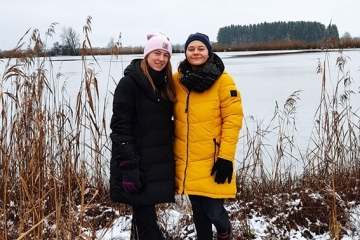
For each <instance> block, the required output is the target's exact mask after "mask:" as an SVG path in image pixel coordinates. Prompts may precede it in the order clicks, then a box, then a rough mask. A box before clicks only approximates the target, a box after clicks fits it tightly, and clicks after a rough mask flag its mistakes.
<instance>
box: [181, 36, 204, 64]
mask: <svg viewBox="0 0 360 240" xmlns="http://www.w3.org/2000/svg"><path fill="white" fill-rule="evenodd" d="M208 58H209V51H208V49H207V48H206V46H205V44H204V43H203V42H201V41H198V40H194V41H192V42H190V43H189V45H188V47H187V48H186V59H187V60H188V62H189V63H190V64H191V65H192V66H201V65H203V64H204V63H205V62H206V61H207V60H208Z"/></svg>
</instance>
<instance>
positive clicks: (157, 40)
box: [144, 31, 172, 57]
mask: <svg viewBox="0 0 360 240" xmlns="http://www.w3.org/2000/svg"><path fill="white" fill-rule="evenodd" d="M147 39H148V40H149V41H148V43H147V44H146V46H145V48H144V57H146V56H147V55H148V54H149V53H151V52H152V51H154V50H157V49H162V50H165V51H167V52H168V53H169V54H170V56H171V53H172V46H171V43H170V41H169V38H168V37H167V36H166V35H165V33H163V32H161V31H152V32H150V33H148V34H147Z"/></svg>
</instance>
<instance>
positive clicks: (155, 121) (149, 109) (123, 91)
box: [110, 59, 175, 205]
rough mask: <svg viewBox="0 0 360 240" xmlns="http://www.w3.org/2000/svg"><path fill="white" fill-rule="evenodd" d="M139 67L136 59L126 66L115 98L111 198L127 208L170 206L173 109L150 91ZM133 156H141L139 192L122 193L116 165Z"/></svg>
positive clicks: (119, 175) (157, 94)
mask: <svg viewBox="0 0 360 240" xmlns="http://www.w3.org/2000/svg"><path fill="white" fill-rule="evenodd" d="M140 62H141V59H135V60H133V61H132V62H131V63H130V65H129V66H128V67H127V68H126V69H125V71H124V77H123V78H122V79H121V80H120V82H119V83H118V85H117V87H116V90H115V93H114V101H113V115H112V118H111V123H110V128H111V130H112V132H111V134H110V137H111V140H112V158H111V162H110V197H111V199H112V200H113V201H115V202H119V203H125V204H129V205H150V204H157V203H165V202H174V201H175V200H174V194H175V189H174V186H175V163H174V155H173V145H172V144H173V132H174V131H173V120H172V116H173V104H172V102H171V101H170V100H168V99H165V98H163V97H161V95H160V93H159V92H158V91H155V92H154V90H153V89H152V87H151V84H150V82H149V80H148V79H147V77H146V76H145V75H144V73H143V71H142V70H141V68H140ZM156 76H158V77H159V75H156ZM160 77H162V78H164V77H165V74H163V75H160ZM152 78H153V76H152ZM153 80H154V82H159V80H160V81H162V79H153ZM136 156H139V157H140V163H139V169H140V171H141V174H142V181H141V182H142V188H141V190H140V191H139V192H137V193H126V192H125V191H124V190H123V187H122V171H121V170H120V168H119V163H120V162H121V161H126V160H131V159H133V158H135V157H136Z"/></svg>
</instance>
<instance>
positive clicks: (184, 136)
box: [173, 71, 243, 198]
mask: <svg viewBox="0 0 360 240" xmlns="http://www.w3.org/2000/svg"><path fill="white" fill-rule="evenodd" d="M173 76H174V81H175V92H176V98H177V99H178V101H177V102H176V103H175V105H174V120H175V139H174V154H175V165H176V177H175V189H176V192H177V193H179V194H187V195H198V196H206V197H211V198H234V197H235V194H236V181H235V179H236V177H235V163H234V157H235V151H236V144H237V142H238V138H239V131H240V129H241V127H242V121H243V110H242V104H241V95H240V92H239V91H238V89H237V88H236V86H235V83H234V80H233V79H232V77H231V76H230V75H228V74H227V73H226V71H224V72H223V73H222V74H221V76H220V78H219V79H217V80H216V82H215V83H214V84H213V85H212V86H211V87H210V88H209V89H208V90H206V91H204V92H202V93H198V92H190V93H189V92H188V90H187V89H186V88H185V87H184V86H183V85H182V84H181V83H180V74H179V73H178V72H176V73H174V75H173ZM218 157H221V158H223V159H226V160H230V161H232V162H233V167H234V174H233V176H232V181H231V183H230V184H229V183H228V181H227V180H226V181H225V183H224V184H218V183H216V182H215V181H214V179H215V174H216V173H215V174H214V175H213V176H211V175H210V173H211V169H212V167H213V165H214V163H215V161H216V160H217V158H218Z"/></svg>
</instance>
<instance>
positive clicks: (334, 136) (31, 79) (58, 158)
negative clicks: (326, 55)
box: [0, 19, 360, 240]
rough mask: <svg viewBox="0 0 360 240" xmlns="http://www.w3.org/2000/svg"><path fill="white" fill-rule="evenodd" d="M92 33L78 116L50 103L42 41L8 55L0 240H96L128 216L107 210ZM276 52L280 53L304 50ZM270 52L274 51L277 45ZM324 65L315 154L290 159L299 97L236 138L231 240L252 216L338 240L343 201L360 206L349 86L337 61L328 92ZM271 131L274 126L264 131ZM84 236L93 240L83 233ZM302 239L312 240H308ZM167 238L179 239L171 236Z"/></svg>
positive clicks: (123, 209)
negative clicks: (272, 140)
mask: <svg viewBox="0 0 360 240" xmlns="http://www.w3.org/2000/svg"><path fill="white" fill-rule="evenodd" d="M90 24H91V19H88V20H87V23H86V25H85V27H84V34H85V39H86V40H85V41H84V42H83V45H82V48H81V50H82V51H81V54H82V57H83V72H84V77H83V79H81V87H80V89H79V92H78V96H77V99H76V106H75V108H73V107H71V104H70V103H69V100H67V99H66V98H65V95H64V94H63V95H58V94H57V93H59V92H64V91H66V86H59V84H58V81H57V80H58V78H60V77H61V73H55V74H54V71H53V69H51V68H50V69H46V68H45V62H46V61H50V62H51V59H48V58H45V57H43V58H40V57H39V54H40V53H39V51H38V50H37V49H39V46H38V44H39V43H40V42H41V39H39V36H38V34H37V32H34V33H33V36H32V38H33V39H34V40H35V41H34V45H33V49H32V50H31V51H29V52H22V51H21V50H20V49H21V44H20V45H19V46H18V47H17V48H16V49H15V50H13V51H10V52H9V55H8V57H9V59H8V60H7V63H6V67H5V71H4V74H3V77H2V79H1V80H0V104H1V105H0V106H1V108H0V109H1V117H0V126H1V127H0V128H1V132H0V143H1V145H0V166H1V168H0V191H1V198H0V238H1V239H4V240H10V239H95V235H94V234H95V231H96V230H98V229H100V228H104V227H106V226H111V225H112V223H113V221H114V220H115V219H116V218H117V217H119V215H121V216H126V215H128V214H130V213H131V211H130V209H129V207H127V206H125V205H122V204H114V203H112V202H111V201H110V200H109V197H108V186H107V178H108V174H109V171H108V166H107V165H108V158H109V151H110V149H109V146H110V144H111V143H110V142H109V138H108V136H109V133H108V132H106V126H107V125H108V124H109V122H108V119H107V118H106V117H105V116H104V113H103V112H99V110H98V109H101V108H99V106H98V104H99V92H98V82H97V79H96V74H95V73H94V71H93V70H92V68H91V67H90V66H89V65H87V61H86V59H85V58H84V56H86V55H91V56H93V58H94V59H95V61H96V57H95V55H96V52H95V51H94V50H93V49H92V48H91V43H90V40H89V37H88V32H89V31H91V26H90ZM283 44H284V45H282V46H283V47H285V48H289V47H291V46H292V47H294V46H295V45H296V46H300V47H301V46H302V45H301V43H296V44H295V43H293V44H294V45H291V46H289V45H288V44H287V43H286V44H285V43H283ZM328 44H331V43H328ZM343 44H344V46H345V43H343ZM352 44H354V43H351V45H352ZM274 46H275V45H274ZM276 46H278V48H281V44H280V43H279V45H276ZM329 46H331V45H329ZM216 47H218V46H216V45H215V46H214V48H215V49H216ZM235 47H236V46H235ZM239 47H243V46H239ZM248 47H250V46H248ZM312 47H315V46H312ZM324 47H325V49H328V46H326V45H325V46H324ZM256 48H259V47H256ZM245 49H247V50H248V49H250V48H244V50H245ZM139 50H140V49H139ZM259 50H264V49H259ZM107 53H108V54H115V55H116V54H125V50H124V49H122V48H120V47H119V45H118V46H117V48H114V49H112V50H111V51H108V52H107ZM340 53H341V51H340ZM101 54H103V53H101ZM14 58H16V59H14ZM326 64H327V63H326V62H323V63H320V62H319V65H318V72H319V73H320V74H322V79H323V90H322V92H321V93H319V94H320V96H321V101H320V103H319V108H318V112H317V126H315V127H316V131H315V132H314V134H313V137H312V142H313V143H314V147H313V148H311V149H308V152H307V154H306V155H305V156H302V159H297V158H296V157H294V155H295V154H294V153H296V152H297V149H296V148H295V145H294V138H293V134H291V133H293V132H294V129H295V124H296V120H295V112H296V107H297V105H296V104H297V101H298V100H300V99H299V95H298V94H299V93H298V92H294V93H293V94H291V95H290V96H289V98H288V99H287V101H286V103H285V105H284V106H283V109H281V108H280V107H279V106H276V111H275V113H274V117H273V122H272V123H269V126H265V128H264V127H263V125H261V124H259V123H256V122H255V124H257V130H256V131H252V130H251V129H250V128H249V127H248V124H249V123H250V122H254V119H253V118H252V117H251V116H248V118H247V119H246V120H245V123H244V129H243V133H244V136H242V138H244V139H246V145H247V148H248V150H249V151H248V152H247V155H246V156H245V157H244V159H242V160H241V162H242V165H241V167H240V169H239V170H238V174H237V183H238V184H237V185H238V192H239V194H238V196H237V198H236V199H234V200H231V201H229V202H228V204H229V206H231V204H233V203H239V206H242V208H241V209H239V210H238V211H237V212H238V214H236V215H232V216H231V217H232V220H235V219H237V220H239V221H240V222H241V223H242V224H243V228H242V229H234V233H235V235H236V236H238V239H251V238H252V236H253V233H252V232H251V230H250V229H249V228H248V226H247V223H246V219H247V218H248V217H249V216H250V215H251V214H250V213H256V212H258V213H260V214H263V215H266V216H268V217H274V218H276V220H275V221H274V223H273V224H274V225H276V226H280V227H282V228H285V229H286V230H290V229H296V228H297V227H298V226H306V227H309V228H310V229H311V230H312V231H313V232H315V233H323V232H330V235H331V239H341V236H342V235H343V234H344V227H345V225H346V224H347V223H348V222H349V219H348V215H347V214H346V213H347V210H348V209H349V208H350V207H351V205H350V202H352V203H353V204H354V205H358V204H359V201H360V194H359V191H358V189H359V188H360V182H359V181H360V165H359V159H360V156H359V155H360V144H359V142H358V141H359V139H358V136H359V116H358V115H356V113H354V112H352V111H351V106H350V105H349V103H350V101H349V99H350V97H351V95H353V94H354V93H353V92H352V91H351V89H350V86H351V82H352V79H351V78H350V77H349V74H348V73H347V72H344V65H345V64H346V58H345V57H344V56H343V55H341V57H339V58H338V61H337V65H338V67H339V72H340V73H341V74H340V75H341V77H340V79H339V80H338V84H344V85H345V86H346V88H345V91H344V92H339V89H338V87H336V89H335V91H334V93H328V92H327V91H326V90H325V85H326V83H327V75H326V71H325V68H326ZM5 83H11V84H8V86H9V85H11V86H12V88H11V90H7V91H4V89H3V86H4V85H5ZM106 98H107V96H106ZM105 102H106V101H105ZM274 123H275V125H276V127H275V128H273V127H270V126H273V125H274ZM274 132H275V133H276V134H277V136H278V141H277V143H276V150H275V151H274V153H268V152H266V150H265V146H264V143H263V141H262V140H263V139H264V138H266V135H267V134H270V133H274ZM289 133H290V134H289ZM264 158H270V159H271V160H272V163H273V164H272V165H273V170H272V171H271V172H268V171H269V170H268V169H266V168H265V167H264V164H263V160H264ZM289 159H290V160H291V161H302V162H303V163H304V165H305V168H304V169H303V173H302V174H301V175H297V174H295V173H294V172H293V169H292V166H291V163H289ZM315 195H319V196H321V197H320V198H316V197H314V196H315ZM295 199H300V202H299V204H298V205H296V206H289V205H288V203H289V202H290V201H292V200H295ZM177 205H178V206H180V205H181V204H180V202H178V203H177ZM167 207H174V206H173V205H167V204H164V205H160V206H159V209H161V208H167ZM105 210H106V211H105ZM117 210H118V211H119V213H117V212H116V211H117ZM186 211H189V210H186ZM279 213H286V215H279ZM191 223H192V220H191V218H190V217H189V215H188V214H186V215H184V216H183V218H182V219H181V221H180V225H181V226H186V225H190V224H191ZM163 224H166V223H163ZM84 229H87V230H88V231H89V232H90V233H89V232H87V233H86V234H85V233H84ZM189 231H191V230H189ZM268 233H269V239H272V238H271V237H275V238H278V239H280V238H281V239H285V238H282V236H281V235H279V233H276V232H273V230H272V229H268ZM304 234H305V235H306V236H307V237H308V238H309V239H311V236H309V235H308V234H310V233H304ZM167 237H168V239H181V236H180V235H179V233H176V232H175V233H172V234H171V235H170V234H168V236H167Z"/></svg>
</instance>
